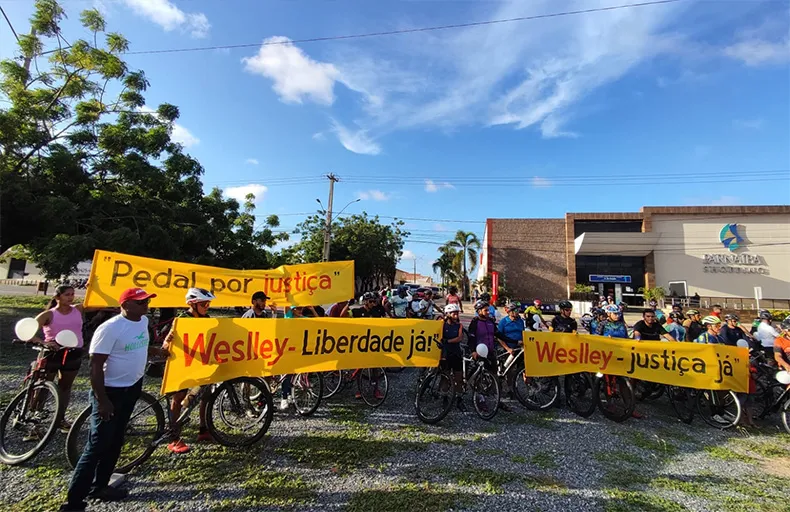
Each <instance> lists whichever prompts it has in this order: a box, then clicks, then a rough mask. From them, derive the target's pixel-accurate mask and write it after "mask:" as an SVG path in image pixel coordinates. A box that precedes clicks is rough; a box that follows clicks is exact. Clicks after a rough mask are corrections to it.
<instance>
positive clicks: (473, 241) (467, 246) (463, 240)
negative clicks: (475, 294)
mask: <svg viewBox="0 0 790 512" xmlns="http://www.w3.org/2000/svg"><path fill="white" fill-rule="evenodd" d="M445 245H446V246H447V247H449V248H451V249H455V250H456V251H457V252H456V254H455V263H456V266H457V267H460V270H461V279H462V283H461V284H462V290H463V296H464V297H465V298H467V299H468V298H469V270H474V268H475V266H476V265H477V254H478V251H480V248H481V245H480V240H479V239H478V238H477V235H475V234H474V233H470V232H467V231H461V230H459V231H458V232H457V233H456V234H455V238H453V239H452V240H450V241H448V242H447V243H446V244H445ZM467 262H468V263H469V267H467ZM467 268H469V270H467Z"/></svg>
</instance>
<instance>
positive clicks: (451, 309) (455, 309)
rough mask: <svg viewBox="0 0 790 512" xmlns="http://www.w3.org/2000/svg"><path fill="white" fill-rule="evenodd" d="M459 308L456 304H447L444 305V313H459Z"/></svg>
mask: <svg viewBox="0 0 790 512" xmlns="http://www.w3.org/2000/svg"><path fill="white" fill-rule="evenodd" d="M460 312H461V308H460V307H459V306H458V304H448V305H446V306H445V307H444V314H445V315H449V314H450V313H460Z"/></svg>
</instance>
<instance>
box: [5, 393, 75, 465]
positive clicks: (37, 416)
mask: <svg viewBox="0 0 790 512" xmlns="http://www.w3.org/2000/svg"><path fill="white" fill-rule="evenodd" d="M62 407H63V405H62V402H61V400H60V392H59V391H58V387H57V386H56V385H55V384H54V383H52V382H50V381H43V382H39V383H37V384H34V385H33V386H30V387H27V388H25V389H24V390H23V391H22V392H21V393H19V394H18V395H17V396H15V397H14V399H13V400H11V403H9V404H8V407H6V409H5V411H3V416H2V417H0V461H2V462H3V463H5V464H9V465H11V466H14V465H16V464H22V463H23V462H25V461H27V460H30V459H32V458H33V457H35V456H36V454H38V452H40V451H41V450H42V449H44V447H45V446H46V445H47V443H48V442H49V440H50V439H51V438H52V436H53V435H54V434H55V430H56V429H57V428H58V422H59V421H60V418H62V417H63V410H62Z"/></svg>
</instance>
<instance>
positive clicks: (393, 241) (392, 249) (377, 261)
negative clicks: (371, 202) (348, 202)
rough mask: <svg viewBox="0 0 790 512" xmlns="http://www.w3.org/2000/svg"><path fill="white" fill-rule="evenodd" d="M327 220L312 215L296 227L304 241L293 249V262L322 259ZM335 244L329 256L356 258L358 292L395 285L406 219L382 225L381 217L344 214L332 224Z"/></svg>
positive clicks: (333, 258)
mask: <svg viewBox="0 0 790 512" xmlns="http://www.w3.org/2000/svg"><path fill="white" fill-rule="evenodd" d="M325 223H326V220H325V218H324V217H323V216H322V215H321V214H318V215H311V216H309V217H308V218H307V219H305V221H304V222H302V223H301V224H299V225H298V226H297V233H299V234H301V236H302V239H301V241H300V242H299V243H298V244H296V245H294V246H293V247H292V248H291V249H290V250H289V252H290V261H289V262H290V263H313V262H318V261H321V258H322V256H323V246H324V228H325V225H326V224H325ZM330 232H331V235H332V244H331V246H330V252H329V259H330V260H332V261H340V260H354V273H355V275H356V278H357V291H368V290H373V289H376V288H378V287H380V286H383V285H387V286H392V285H393V283H394V281H395V265H396V264H397V263H398V259H399V258H400V255H401V253H402V252H403V244H404V238H405V237H407V236H408V235H409V233H408V232H406V231H404V230H403V222H402V221H395V222H393V223H392V224H389V225H387V224H382V223H381V222H380V221H379V218H378V216H375V217H368V214H367V213H365V212H363V213H362V214H361V215H350V216H348V217H343V218H341V219H339V220H337V221H335V222H333V223H332V225H331V231H330Z"/></svg>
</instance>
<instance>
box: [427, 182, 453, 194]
mask: <svg viewBox="0 0 790 512" xmlns="http://www.w3.org/2000/svg"><path fill="white" fill-rule="evenodd" d="M443 188H455V187H454V186H453V184H452V183H450V182H447V181H439V182H434V181H433V180H425V191H426V192H438V191H439V190H441V189H443Z"/></svg>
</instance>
